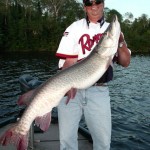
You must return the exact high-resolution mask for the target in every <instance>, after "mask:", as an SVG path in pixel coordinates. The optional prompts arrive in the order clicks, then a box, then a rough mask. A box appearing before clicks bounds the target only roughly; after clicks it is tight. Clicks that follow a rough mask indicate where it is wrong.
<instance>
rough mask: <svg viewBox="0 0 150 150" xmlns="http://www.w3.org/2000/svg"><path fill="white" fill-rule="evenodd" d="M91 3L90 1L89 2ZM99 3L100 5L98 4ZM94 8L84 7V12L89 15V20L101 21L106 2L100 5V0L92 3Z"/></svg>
mask: <svg viewBox="0 0 150 150" xmlns="http://www.w3.org/2000/svg"><path fill="white" fill-rule="evenodd" d="M89 1H90V0H89ZM98 1H99V3H97V2H98ZM91 2H92V6H86V5H85V6H84V10H85V12H86V13H87V15H88V17H89V19H90V18H91V19H94V18H95V19H96V18H97V19H98V20H99V19H100V18H101V17H102V16H103V11H104V2H101V3H100V0H96V1H91Z"/></svg>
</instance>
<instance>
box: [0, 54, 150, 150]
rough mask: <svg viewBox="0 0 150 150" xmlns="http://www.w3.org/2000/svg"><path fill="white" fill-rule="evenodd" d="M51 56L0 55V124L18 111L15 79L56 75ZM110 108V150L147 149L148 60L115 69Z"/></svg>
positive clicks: (142, 58)
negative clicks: (25, 75)
mask: <svg viewBox="0 0 150 150" xmlns="http://www.w3.org/2000/svg"><path fill="white" fill-rule="evenodd" d="M57 62H58V60H57V59H56V58H55V55H54V54H53V53H50V52H49V53H36V54H35V53H7V54H1V55H0V69H1V70H0V81H1V82H0V123H1V122H3V121H6V120H7V119H10V118H12V117H17V115H18V114H19V112H20V110H21V109H22V107H18V106H17V104H16V102H17V99H18V97H19V95H20V94H21V91H20V85H19V82H18V78H19V77H20V76H21V75H23V74H30V75H32V76H33V77H36V78H38V79H39V80H42V81H45V80H46V79H48V78H49V77H50V76H52V75H53V74H55V73H56V71H54V70H55V69H56V67H57ZM109 87H110V95H111V106H112V127H113V129H112V144H111V147H112V148H111V149H112V150H149V149H150V93H149V92H150V56H139V55H137V56H132V59H131V64H130V66H129V67H128V68H122V67H121V66H115V70H114V80H113V81H112V82H110V83H109Z"/></svg>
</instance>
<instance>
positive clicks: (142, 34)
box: [0, 0, 150, 54]
mask: <svg viewBox="0 0 150 150" xmlns="http://www.w3.org/2000/svg"><path fill="white" fill-rule="evenodd" d="M114 14H116V15H117V16H118V18H119V21H120V24H121V29H122V31H123V33H124V35H125V39H126V41H127V43H128V47H129V48H130V49H131V50H132V52H136V53H149V54H150V42H149V39H150V18H148V16H147V15H146V14H142V15H141V16H140V17H138V18H135V19H134V16H133V14H132V13H130V12H127V13H126V14H125V15H124V16H123V15H122V14H120V13H119V12H118V11H117V10H114V9H109V8H107V7H106V8H105V17H106V20H107V21H109V22H110V21H111V20H112V16H113V15H114ZM83 17H85V13H84V10H83V5H82V4H81V3H79V2H77V1H76V0H0V51H1V52H7V51H19V52H21V51H56V50H57V48H58V45H59V42H60V39H61V37H62V35H63V32H64V30H65V29H66V28H67V27H68V26H69V25H70V24H71V23H72V22H73V21H75V20H78V19H81V18H83Z"/></svg>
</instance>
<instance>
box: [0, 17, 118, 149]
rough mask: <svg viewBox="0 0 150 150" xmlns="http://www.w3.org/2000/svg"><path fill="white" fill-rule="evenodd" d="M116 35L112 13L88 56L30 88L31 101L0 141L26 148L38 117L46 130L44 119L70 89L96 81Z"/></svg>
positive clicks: (113, 50) (115, 43)
mask: <svg viewBox="0 0 150 150" xmlns="http://www.w3.org/2000/svg"><path fill="white" fill-rule="evenodd" d="M119 36H120V24H119V22H118V19H117V16H115V17H114V19H113V21H112V23H111V24H110V26H109V27H108V29H107V30H106V32H105V33H104V35H103V37H102V38H101V40H100V41H99V43H98V45H97V46H96V47H95V48H94V49H93V51H92V52H91V54H90V55H89V56H88V57H87V58H85V59H84V60H82V61H80V62H78V63H76V64H75V65H73V66H71V67H69V68H67V69H64V70H62V71H60V72H59V73H57V74H56V75H54V76H52V77H51V78H50V79H48V80H47V81H46V82H44V83H43V84H42V85H40V86H39V87H38V88H37V89H36V90H35V91H32V92H31V93H32V94H31V95H32V96H31V97H30V101H31V102H30V104H29V105H28V107H27V108H26V110H25V111H24V113H23V115H22V117H21V118H20V120H19V121H18V122H17V123H16V124H15V125H14V126H13V127H12V128H10V129H9V130H7V131H6V132H5V133H4V135H3V136H2V137H1V138H0V143H1V144H2V145H7V144H9V143H12V144H15V145H16V147H17V150H26V149H27V146H28V132H29V129H30V126H31V124H32V122H33V121H34V120H35V119H36V120H38V121H37V122H40V123H39V124H40V128H42V130H44V131H45V130H46V129H48V127H49V124H48V123H47V122H48V121H47V120H50V113H49V112H50V111H51V110H52V108H53V107H55V106H57V105H58V104H59V102H60V100H61V99H62V98H63V97H64V95H65V94H66V93H67V92H68V91H69V90H70V89H72V88H76V89H86V88H88V87H90V86H92V85H93V84H94V83H96V81H98V80H99V78H100V77H101V76H102V75H103V74H104V73H105V71H106V70H107V68H108V67H109V65H110V63H111V62H112V59H113V57H114V55H115V53H116V52H117V48H118V40H119ZM28 98H29V97H28V96H27V97H25V99H28ZM37 118H38V119H37ZM41 122H43V123H42V124H41Z"/></svg>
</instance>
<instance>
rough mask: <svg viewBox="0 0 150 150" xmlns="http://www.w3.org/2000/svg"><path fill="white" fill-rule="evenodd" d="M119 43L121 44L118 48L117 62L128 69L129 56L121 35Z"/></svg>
mask: <svg viewBox="0 0 150 150" xmlns="http://www.w3.org/2000/svg"><path fill="white" fill-rule="evenodd" d="M119 43H122V47H118V58H117V62H118V64H120V65H121V66H123V67H128V66H129V64H130V58H131V54H130V51H129V49H128V48H127V44H126V42H125V40H124V36H123V34H122V33H121V34H120V38H119Z"/></svg>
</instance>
